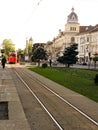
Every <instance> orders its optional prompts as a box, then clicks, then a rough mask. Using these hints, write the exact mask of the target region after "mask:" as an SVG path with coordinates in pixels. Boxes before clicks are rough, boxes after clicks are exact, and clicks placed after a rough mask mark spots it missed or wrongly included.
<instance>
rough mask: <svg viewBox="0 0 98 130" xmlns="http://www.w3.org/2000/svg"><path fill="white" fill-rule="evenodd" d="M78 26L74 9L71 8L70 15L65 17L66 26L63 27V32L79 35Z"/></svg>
mask: <svg viewBox="0 0 98 130" xmlns="http://www.w3.org/2000/svg"><path fill="white" fill-rule="evenodd" d="M79 26H80V24H79V23H78V16H77V14H76V13H75V12H74V8H73V7H72V9H71V13H70V14H69V15H68V17H67V24H66V25H65V31H66V32H74V33H79Z"/></svg>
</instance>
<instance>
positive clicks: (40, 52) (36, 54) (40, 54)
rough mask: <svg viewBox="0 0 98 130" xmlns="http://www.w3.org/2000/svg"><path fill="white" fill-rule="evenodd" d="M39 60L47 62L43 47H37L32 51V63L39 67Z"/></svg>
mask: <svg viewBox="0 0 98 130" xmlns="http://www.w3.org/2000/svg"><path fill="white" fill-rule="evenodd" d="M40 60H47V53H46V51H45V50H44V48H43V47H38V48H36V49H35V50H34V51H33V56H32V61H34V62H38V63H39V64H38V65H39V66H40Z"/></svg>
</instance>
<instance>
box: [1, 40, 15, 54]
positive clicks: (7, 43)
mask: <svg viewBox="0 0 98 130" xmlns="http://www.w3.org/2000/svg"><path fill="white" fill-rule="evenodd" d="M2 46H3V48H4V53H5V55H6V56H8V54H9V52H15V46H14V44H13V42H12V40H11V39H4V40H3V43H2Z"/></svg>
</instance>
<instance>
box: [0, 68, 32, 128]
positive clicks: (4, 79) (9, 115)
mask: <svg viewBox="0 0 98 130" xmlns="http://www.w3.org/2000/svg"><path fill="white" fill-rule="evenodd" d="M0 130H30V127H29V125H28V122H27V119H26V117H25V114H24V111H23V108H22V105H21V102H20V99H19V97H18V93H17V90H16V87H15V84H14V82H13V80H12V77H11V74H10V69H9V68H7V67H6V69H5V70H3V69H2V68H1V66H0Z"/></svg>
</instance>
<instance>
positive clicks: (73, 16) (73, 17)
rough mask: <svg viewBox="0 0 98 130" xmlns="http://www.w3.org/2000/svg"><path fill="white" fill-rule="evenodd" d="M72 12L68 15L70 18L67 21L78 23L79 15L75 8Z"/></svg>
mask: <svg viewBox="0 0 98 130" xmlns="http://www.w3.org/2000/svg"><path fill="white" fill-rule="evenodd" d="M71 10H72V12H71V13H70V14H69V15H68V19H67V23H72V24H73V23H76V24H77V23H78V16H77V14H76V13H75V12H74V8H72V9H71Z"/></svg>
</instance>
